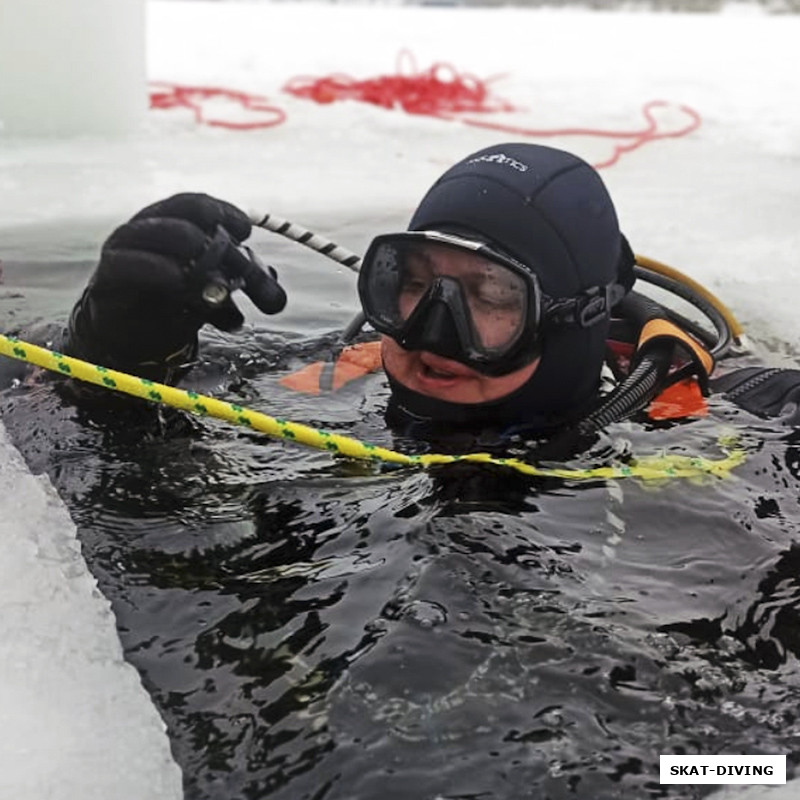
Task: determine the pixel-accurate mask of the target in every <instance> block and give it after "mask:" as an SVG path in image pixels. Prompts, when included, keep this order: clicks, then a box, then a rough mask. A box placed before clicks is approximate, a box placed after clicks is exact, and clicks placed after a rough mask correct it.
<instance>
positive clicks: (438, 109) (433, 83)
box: [283, 50, 701, 169]
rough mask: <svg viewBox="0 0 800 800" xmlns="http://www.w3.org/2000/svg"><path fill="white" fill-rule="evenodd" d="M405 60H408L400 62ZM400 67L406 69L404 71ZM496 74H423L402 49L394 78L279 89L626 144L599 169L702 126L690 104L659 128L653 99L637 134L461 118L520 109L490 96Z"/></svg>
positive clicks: (328, 80) (530, 133)
mask: <svg viewBox="0 0 800 800" xmlns="http://www.w3.org/2000/svg"><path fill="white" fill-rule="evenodd" d="M404 61H405V62H406V63H405V64H404ZM404 66H406V67H407V68H406V69H405V70H404ZM498 77H499V76H496V77H494V78H489V79H487V80H481V79H480V78H476V77H475V76H474V75H470V74H468V73H459V72H458V70H456V68H455V67H453V66H452V65H451V64H446V63H443V62H437V63H435V64H434V65H433V66H432V67H430V68H429V69H427V70H423V71H418V70H417V69H416V65H415V63H414V58H413V56H412V55H411V54H410V53H409V52H408V51H406V50H403V51H401V53H400V54H399V56H398V60H397V71H396V73H395V74H394V75H381V76H378V77H377V78H368V79H366V80H356V79H355V78H352V77H350V76H349V75H343V74H335V75H329V76H325V77H321V78H314V77H309V76H298V77H295V78H292V79H291V80H289V81H288V82H287V83H286V84H285V85H284V87H283V91H285V92H287V93H289V94H291V95H294V96H295V97H300V98H304V99H308V100H314V101H315V102H317V103H333V102H335V101H337V100H359V101H361V102H364V103H372V104H373V105H378V106H381V107H383V108H398V107H399V108H402V109H403V110H404V111H406V112H408V113H409V114H423V115H426V116H430V117H436V118H437V119H444V120H449V121H453V122H460V123H462V124H463V125H470V126H472V127H476V128H485V129H487V130H493V131H498V132H501V133H507V134H512V135H515V136H526V137H532V138H543V137H552V136H591V137H600V138H610V139H622V140H625V141H623V142H621V143H619V144H616V145H615V146H614V150H613V152H612V154H611V156H610V157H609V158H607V159H605V160H604V161H601V162H600V163H598V164H595V165H594V166H595V168H597V169H601V168H603V167H609V166H611V165H612V164H615V163H616V162H617V161H618V160H619V159H620V157H621V156H622V155H623V154H624V153H629V152H631V151H632V150H636V149H638V148H639V147H642V146H643V145H645V144H647V143H648V142H654V141H656V140H658V139H674V138H678V137H680V136H686V135H687V134H689V133H691V132H692V131H694V130H696V129H697V128H698V127H699V126H700V122H701V120H700V115H699V114H698V113H697V112H696V111H694V110H693V109H691V108H689V107H688V106H684V105H680V106H677V108H678V109H679V110H680V111H681V113H682V114H683V115H684V116H685V117H688V120H687V121H686V122H685V123H684V124H683V125H682V126H681V127H679V128H677V129H675V130H667V131H664V130H660V129H659V123H658V120H657V119H656V118H655V116H654V115H653V111H654V110H655V109H657V108H668V107H669V106H670V104H669V103H667V102H665V101H663V100H653V101H650V102H649V103H646V104H645V105H644V106H643V108H642V113H643V115H644V118H645V122H646V124H645V126H644V127H643V128H641V129H639V130H603V129H599V128H555V129H540V128H522V127H517V126H513V125H507V124H503V123H499V122H489V121H488V120H479V119H474V118H469V117H464V116H460V115H462V114H464V113H469V114H474V113H493V112H496V111H519V110H520V109H518V108H516V107H515V106H514V105H512V104H511V103H509V102H507V101H506V100H502V99H500V98H497V97H494V96H492V94H491V93H490V91H489V86H488V84H489V83H491V82H492V81H494V80H497V78H498Z"/></svg>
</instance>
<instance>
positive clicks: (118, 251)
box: [64, 193, 286, 382]
mask: <svg viewBox="0 0 800 800" xmlns="http://www.w3.org/2000/svg"><path fill="white" fill-rule="evenodd" d="M250 231H251V225H250V221H249V219H248V218H247V215H246V214H244V212H242V211H240V210H239V209H238V208H236V207H235V206H233V205H231V204H230V203H226V202H224V201H222V200H217V199H215V198H213V197H210V196H208V195H205V194H189V193H186V194H177V195H174V196H173V197H170V198H168V199H166V200H162V201H160V202H158V203H154V204H153V205H150V206H147V208H144V209H143V210H142V211H140V212H139V213H138V214H136V215H135V216H134V217H133V218H132V219H131V220H130V222H127V223H125V224H124V225H122V226H120V227H119V228H117V229H116V230H115V231H114V232H113V233H112V234H111V236H109V238H108V239H107V240H106V242H105V244H104V245H103V249H102V253H101V257H100V262H99V264H98V265H97V268H96V269H95V272H94V274H93V275H92V277H91V279H90V281H89V284H88V286H87V287H86V290H85V291H84V293H83V296H82V297H81V299H80V300H79V301H78V303H77V305H76V306H75V308H74V309H73V312H72V316H71V318H70V324H69V331H68V342H67V345H66V346H65V347H64V349H65V350H66V351H67V352H69V353H71V354H72V355H75V356H77V357H79V358H84V359H86V360H89V361H93V362H95V363H98V364H102V365H104V366H109V367H112V368H116V369H121V370H124V371H130V372H133V373H134V374H136V375H140V376H141V377H146V378H150V379H151V380H157V381H160V382H171V381H173V380H174V379H175V378H176V377H177V376H178V374H179V373H180V371H181V367H182V366H183V365H185V364H186V363H187V362H188V361H191V360H192V358H193V357H194V355H195V354H196V350H197V332H198V330H199V329H200V327H202V325H204V324H205V323H209V324H211V325H214V326H215V327H217V328H219V329H221V330H224V331H231V330H235V329H236V328H238V327H240V326H241V324H242V323H243V322H244V318H243V316H242V314H241V312H240V311H239V309H238V308H237V307H236V304H235V303H234V302H233V300H232V299H231V296H230V294H231V292H232V291H234V290H235V289H239V288H241V289H243V290H244V291H245V293H246V294H247V295H248V296H249V297H250V298H251V300H252V301H253V302H254V303H255V305H256V306H257V307H258V308H259V309H260V310H261V311H263V312H265V313H267V314H275V313H277V312H279V311H281V310H282V309H283V307H284V306H285V305H286V294H285V293H284V291H283V289H282V288H281V287H280V285H279V284H278V282H277V276H276V274H275V270H274V269H272V268H271V267H267V268H266V269H264V268H262V267H261V266H260V265H259V264H258V263H257V261H256V259H255V256H253V255H252V253H250V252H249V251H247V250H246V248H240V245H241V243H242V242H243V241H244V240H245V239H247V237H248V236H249V235H250Z"/></svg>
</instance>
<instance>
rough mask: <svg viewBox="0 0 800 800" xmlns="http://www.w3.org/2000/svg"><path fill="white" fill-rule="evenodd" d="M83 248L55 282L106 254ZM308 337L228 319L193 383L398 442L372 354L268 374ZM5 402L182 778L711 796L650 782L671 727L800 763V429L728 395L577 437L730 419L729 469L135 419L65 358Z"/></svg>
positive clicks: (710, 441)
mask: <svg viewBox="0 0 800 800" xmlns="http://www.w3.org/2000/svg"><path fill="white" fill-rule="evenodd" d="M67 261H68V262H69V264H70V265H71V266H69V267H64V266H63V265H62V266H60V267H59V270H60V272H59V274H60V275H61V276H62V281H61V282H60V283H59V281H56V284H57V287H56V289H58V286H61V287H63V286H64V285H65V284H67V283H71V282H73V279H74V282H75V283H76V284H80V283H81V282H82V280H83V279H84V277H85V274H86V272H87V271H88V269H89V267H90V266H91V262H90V261H88V260H85V259H84V260H81V259H80V258H73V259H72V260H70V259H67ZM9 263H12V264H15V265H16V266H15V267H14V268H13V269H11V270H9V271H8V272H7V273H6V275H7V278H8V280H7V281H6V283H5V284H4V285H3V286H0V291H8V292H11V291H16V289H17V288H19V286H20V281H21V276H22V275H25V276H26V280H27V285H26V286H27V288H25V289H24V291H23V292H22V293H23V294H25V292H28V291H29V288H30V287H32V286H33V284H35V283H36V281H35V278H34V277H33V275H34V270H27V268H26V265H25V264H24V263H23V261H21V260H18V261H14V260H13V259H12V260H11V261H10V262H9ZM48 274H49V275H50V278H49V279H50V280H53V278H52V276H53V274H54V273H53V272H52V271H51V272H50V273H48ZM15 287H16V288H15ZM42 291H43V292H44V293H45V294H46V292H45V291H44V289H42ZM59 291H60V290H59ZM64 294H67V291H66V289H64ZM52 299H53V298H52V296H51V300H52ZM12 300H14V302H16V303H17V306H16V308H17V311H18V313H17V316H19V315H21V314H23V313H24V314H27V313H28V311H29V309H27V308H26V309H23V308H22V307H21V306H20V305H19V304H20V303H21V302H22V300H21V299H20V298H16V299H14V298H6V301H5V302H6V305H5V306H0V308H2V309H3V310H4V311H8V309H9V308H10V307H11V304H12ZM28 300H30V297H28ZM3 302H4V301H3V300H2V299H0V303H3ZM32 305H38V303H37V302H33V303H32ZM53 305H58V301H57V300H53ZM67 308H68V306H67ZM47 312H48V313H51V314H53V316H55V317H59V316H62V317H63V316H64V315H65V313H66V309H60V310H59V309H53V308H48V309H47ZM62 312H63V313H62ZM33 316H37V315H36V314H34V315H33ZM3 319H4V320H7V319H8V317H6V316H4V317H3ZM4 324H6V323H5V322H4ZM317 350H319V351H320V352H324V350H325V341H324V340H323V341H322V342H319V343H318V346H317V345H314V344H313V343H310V342H308V341H306V340H304V339H302V338H298V336H297V334H296V333H295V332H292V333H291V334H290V335H277V334H275V333H274V332H269V331H265V330H260V331H258V332H256V334H255V335H254V334H253V333H252V332H250V333H249V334H248V335H244V336H241V337H211V338H210V340H209V341H208V342H207V348H206V352H207V353H209V354H210V355H209V359H208V360H209V365H208V369H207V370H206V372H205V377H203V378H202V379H198V380H200V383H201V384H202V385H201V386H200V388H201V390H203V391H214V392H215V393H216V394H220V395H221V396H225V397H227V398H228V399H237V400H238V401H240V402H242V401H243V402H246V403H247V404H248V405H250V406H251V407H255V408H258V409H260V410H264V411H267V412H269V413H276V414H280V415H282V416H286V417H289V418H293V419H298V420H303V421H308V422H310V423H311V424H315V425H321V426H324V427H327V428H330V429H334V430H338V431H343V432H348V433H351V434H353V435H355V436H358V437H361V438H364V439H367V440H370V441H373V442H376V443H379V444H386V445H390V446H391V445H393V444H396V443H395V442H393V440H392V438H391V436H390V434H389V433H387V432H386V430H385V426H384V424H383V419H382V410H383V407H384V404H385V400H386V388H385V386H384V384H383V380H382V378H381V377H380V376H373V377H372V378H370V379H368V380H367V381H366V382H365V384H363V385H358V386H353V387H351V388H350V389H348V390H346V391H345V392H344V393H342V394H340V395H338V396H335V397H332V398H327V399H324V400H319V399H307V398H301V397H299V396H297V395H291V394H289V393H287V392H285V391H284V390H282V389H280V387H279V386H277V384H276V378H277V377H278V376H279V375H280V374H281V373H282V372H284V371H286V370H288V369H289V368H290V367H291V366H292V364H293V363H294V361H293V356H292V355H291V354H295V355H296V357H297V361H298V362H299V361H302V360H305V359H308V358H310V357H313V355H314V353H315V351H317ZM220 364H226V365H227V364H235V365H237V366H238V372H236V373H235V374H233V375H232V374H231V373H227V374H226V375H224V376H222V375H220V374H219V372H217V373H215V372H214V366H215V365H217V366H218V365H220ZM232 379H233V385H234V386H235V390H226V389H224V388H223V385H230V383H231V380H232ZM2 415H3V422H4V424H5V425H6V426H7V428H8V429H9V432H10V433H11V435H12V436H13V438H14V440H15V442H16V443H17V445H18V447H20V449H21V450H22V452H23V454H24V455H25V456H26V458H27V459H28V462H29V464H30V465H31V467H32V469H33V470H34V471H46V472H47V473H48V474H49V475H50V477H51V479H52V480H53V483H54V484H55V486H56V487H57V488H58V490H59V492H60V494H61V496H62V497H63V498H64V500H65V502H66V503H67V505H68V507H69V508H70V511H71V513H72V515H73V518H74V519H75V521H76V524H77V525H78V528H79V535H80V538H81V541H82V545H83V549H84V554H85V556H86V559H87V562H88V564H89V566H90V568H91V570H92V572H93V573H94V575H95V576H96V577H97V579H98V581H99V584H100V588H101V589H102V591H103V592H104V594H105V595H106V596H107V597H108V598H109V599H110V600H111V602H112V604H113V607H114V611H115V613H116V615H117V620H118V626H119V632H120V636H121V639H122V643H123V646H124V649H125V652H126V657H127V658H128V659H129V661H130V662H131V663H132V664H134V665H135V667H136V668H137V669H138V670H139V672H140V674H141V676H142V679H143V682H144V684H145V686H146V687H147V689H148V690H149V692H150V693H151V695H152V697H153V700H154V702H155V703H156V705H157V707H158V708H159V710H160V712H161V714H162V715H163V717H164V719H165V721H166V723H167V725H168V729H169V735H170V739H171V742H172V748H173V753H174V755H175V758H176V759H177V761H178V762H179V764H180V765H181V767H182V769H183V771H184V776H185V794H186V798H188V799H189V800H200V799H202V800H223V799H224V800H231V799H232V798H246V799H247V800H250V799H251V798H262V797H269V798H281V799H284V798H287V799H288V798H292V799H293V800H294V799H295V798H298V799H299V798H309V799H310V798H317V799H321V798H327V799H328V800H333V799H334V798H337V799H342V800H343V799H344V798H348V799H349V798H352V799H353V800H362V799H363V800H373V799H374V798H381V800H389V798H398V799H399V798H426V799H430V800H434V798H471V799H472V798H474V799H475V800H479V799H480V800H490V799H491V800H496V799H499V798H503V799H505V798H527V797H531V798H583V799H584V800H600V799H601V798H645V797H669V798H693V797H702V796H705V795H706V794H707V793H708V791H709V790H710V789H713V787H702V786H697V787H692V786H661V785H660V784H659V783H658V756H659V754H662V753H708V754H713V753H737V752H738V753H751V754H754V753H788V754H789V759H788V761H789V773H790V774H791V773H792V772H793V771H794V769H795V767H796V765H797V763H798V761H800V720H798V716H797V715H798V711H797V710H798V708H800V673H798V670H797V663H798V661H797V659H798V657H800V543H798V530H800V526H799V525H798V523H799V522H800V507H799V505H798V504H799V503H800V482H799V481H800V435H799V434H797V433H791V432H787V431H785V430H779V429H777V428H775V427H772V426H770V425H765V424H763V423H761V422H760V421H758V420H756V419H754V418H752V417H750V416H749V415H747V414H744V413H738V412H736V411H734V410H733V409H731V408H728V407H726V406H724V405H717V406H716V407H715V409H714V414H713V416H712V417H711V418H709V419H706V420H695V421H692V422H690V423H686V424H681V425H676V426H671V427H653V426H646V425H640V424H631V425H620V426H617V427H615V428H614V429H613V430H611V431H610V432H609V433H610V436H609V438H608V439H606V440H604V441H603V442H600V443H599V444H598V446H597V447H596V448H594V450H593V451H592V452H590V453H588V454H586V455H585V456H583V457H582V458H581V459H579V460H578V462H577V463H579V464H580V463H582V464H584V465H588V464H592V465H595V464H598V463H599V462H600V461H601V459H602V458H605V457H607V454H606V450H605V449H604V448H605V447H606V446H607V445H609V444H610V443H613V442H615V441H617V440H619V439H625V440H627V441H628V443H629V447H630V448H632V450H633V452H635V453H653V452H657V451H660V450H666V451H675V452H682V453H692V454H693V453H700V454H704V455H709V456H714V455H718V449H717V439H718V436H719V435H720V433H721V432H723V431H728V430H729V429H730V428H731V427H735V428H737V429H738V430H739V435H740V443H741V445H742V446H744V447H745V448H746V449H747V450H748V453H749V455H748V461H747V463H746V464H745V465H744V466H743V467H741V468H740V469H739V470H738V471H737V477H736V478H735V479H731V480H727V481H720V480H717V479H707V480H700V481H685V480H683V481H672V482H667V483H664V484H660V485H645V484H641V483H639V482H637V481H633V480H628V481H620V482H611V483H609V482H600V481H597V482H588V483H582V484H579V483H569V482H564V481H541V480H539V481H532V480H529V479H524V478H521V477H519V476H517V475H515V474H513V473H508V472H505V471H501V470H499V469H495V468H486V467H483V468H479V467H466V465H459V466H458V467H457V468H456V467H451V468H441V469H440V470H438V471H435V472H428V473H426V472H420V471H414V470H393V469H381V468H379V467H376V466H371V465H370V466H365V465H359V464H352V463H349V462H345V461H341V460H334V459H332V458H330V457H329V456H328V455H327V454H324V453H316V452H313V451H306V450H303V449H300V448H293V447H291V446H287V445H283V444H280V443H274V442H270V441H266V440H264V439H263V438H261V437H259V436H256V435H254V434H252V433H248V432H246V431H241V430H239V429H234V428H229V427H225V426H223V425H222V424H217V423H215V422H213V421H208V420H200V421H196V422H193V423H192V424H188V425H187V424H184V423H183V422H181V421H172V422H170V419H169V418H167V420H166V421H164V420H162V421H161V423H159V426H160V427H156V426H155V424H154V422H153V420H152V419H150V418H149V417H148V418H146V419H140V420H137V421H136V423H135V424H133V423H131V424H128V422H127V421H123V423H122V424H120V423H121V417H120V415H119V414H118V413H117V412H114V414H112V415H111V418H108V417H106V418H103V416H102V415H101V414H99V413H95V414H86V413H85V412H84V411H79V410H76V409H75V408H74V407H73V406H72V405H70V404H69V403H64V402H62V401H61V399H60V398H59V395H58V393H57V392H55V391H54V389H53V386H52V385H51V384H50V383H49V382H44V383H41V384H36V385H33V386H30V387H24V388H22V387H20V388H17V389H16V390H14V391H12V392H10V393H6V394H5V396H4V397H3V399H2ZM401 444H403V445H405V444H407V443H401Z"/></svg>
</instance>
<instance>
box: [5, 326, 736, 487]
mask: <svg viewBox="0 0 800 800" xmlns="http://www.w3.org/2000/svg"><path fill="white" fill-rule="evenodd" d="M0 355H5V356H9V357H11V358H15V359H18V360H21V361H26V362H28V363H30V364H35V365H36V366H39V367H43V368H44V369H48V370H51V371H53V372H57V373H59V374H60V375H64V376H66V377H70V378H76V379H78V380H81V381H86V382H87V383H93V384H95V385H97V386H103V387H106V388H108V389H113V390H114V391H117V392H124V393H125V394H129V395H132V396H133V397H139V398H141V399H143V400H148V401H150V402H154V403H161V404H163V405H167V406H172V407H173V408H179V409H183V410H184V411H189V412H191V413H192V414H198V415H201V416H209V417H215V418H217V419H222V420H225V421H227V422H232V423H234V424H236V425H245V426H247V427H249V428H252V429H253V430H256V431H260V432H262V433H266V434H267V435H268V436H272V437H275V438H278V439H283V440H286V441H291V442H296V443H297V444H303V445H307V446H308V447H314V448H316V449H318V450H327V451H329V452H332V453H337V454H339V455H342V456H346V457H348V458H356V459H364V460H370V461H385V462H388V463H392V464H405V465H408V466H422V467H429V466H433V465H435V464H453V463H455V462H457V461H469V462H473V463H479V464H495V465H497V466H503V467H510V468H511V469H514V470H516V471H517V472H521V473H523V474H525V475H531V476H534V477H542V478H561V479H564V480H576V481H580V480H610V479H615V478H640V479H642V480H663V479H666V478H697V477H699V476H701V475H714V476H717V477H725V476H728V475H729V474H730V472H731V470H732V469H734V468H735V467H737V466H739V465H740V464H741V463H743V461H744V460H745V454H744V451H743V450H740V449H733V450H730V451H729V452H727V453H726V455H725V456H724V457H723V458H720V459H716V460H714V459H707V458H702V457H697V456H678V455H669V456H667V455H664V456H650V457H644V458H638V459H634V460H633V461H632V463H630V464H626V465H624V466H611V467H596V468H593V469H557V468H555V469H546V468H542V467H536V466H533V465H532V464H527V463H525V462H523V461H520V460H518V459H515V458H495V457H493V456H491V455H489V454H488V453H469V454H467V455H443V454H427V455H419V456H416V455H415V456H409V455H405V454H403V453H398V452H396V451H394V450H388V449H386V448H384V447H376V446H375V445H371V444H366V443H364V442H361V441H359V440H358V439H353V438H351V437H349V436H342V435H340V434H337V433H329V432H328V431H324V430H318V429H316V428H311V427H309V426H308V425H302V424H299V423H297V422H289V421H288V420H284V419H279V418H277V417H271V416H269V415H267V414H262V413H261V412H258V411H252V410H249V409H247V408H243V407H242V406H239V405H237V404H235V403H228V402H226V401H224V400H217V399H215V398H213V397H208V396H205V395H202V394H198V393H196V392H192V391H186V390H184V389H178V388H176V387H174V386H167V385H165V384H161V383H155V382H154V381H149V380H146V379H144V378H138V377H135V376H133V375H128V374H126V373H124V372H118V371H117V370H113V369H107V368H106V367H100V366H97V365H95V364H90V363H89V362H87V361H82V360H80V359H78V358H72V357H70V356H65V355H62V354H61V353H57V352H55V351H52V350H47V349H46V348H44V347H39V346H38V345H34V344H30V343H29V342H24V341H21V340H20V339H17V338H16V337H13V336H4V335H3V334H0Z"/></svg>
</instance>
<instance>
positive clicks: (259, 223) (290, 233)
mask: <svg viewBox="0 0 800 800" xmlns="http://www.w3.org/2000/svg"><path fill="white" fill-rule="evenodd" d="M250 219H251V221H252V222H253V224H254V225H255V226H256V227H257V228H263V229H264V230H267V231H271V232H272V233H278V234H280V235H281V236H285V237H286V238H287V239H291V240H292V241H295V242H297V243H298V244H303V245H305V246H306V247H309V248H311V249H312V250H314V251H316V252H317V253H321V254H322V255H324V256H327V257H328V258H330V259H332V260H333V261H336V262H337V263H338V264H342V265H343V266H345V267H347V268H348V269H350V270H352V271H353V272H358V269H359V267H360V266H361V257H360V256H357V255H356V254H355V253H353V252H352V251H350V250H347V249H345V248H344V247H341V246H340V245H338V244H336V242H332V241H330V239H326V238H325V237H324V236H320V235H319V234H317V233H314V232H313V231H310V230H308V229H307V228H304V227H302V226H301V225H297V224H295V223H294V222H289V220H286V219H281V218H280V217H276V216H275V215H274V214H265V215H264V216H260V215H259V216H254V215H251V217H250Z"/></svg>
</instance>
